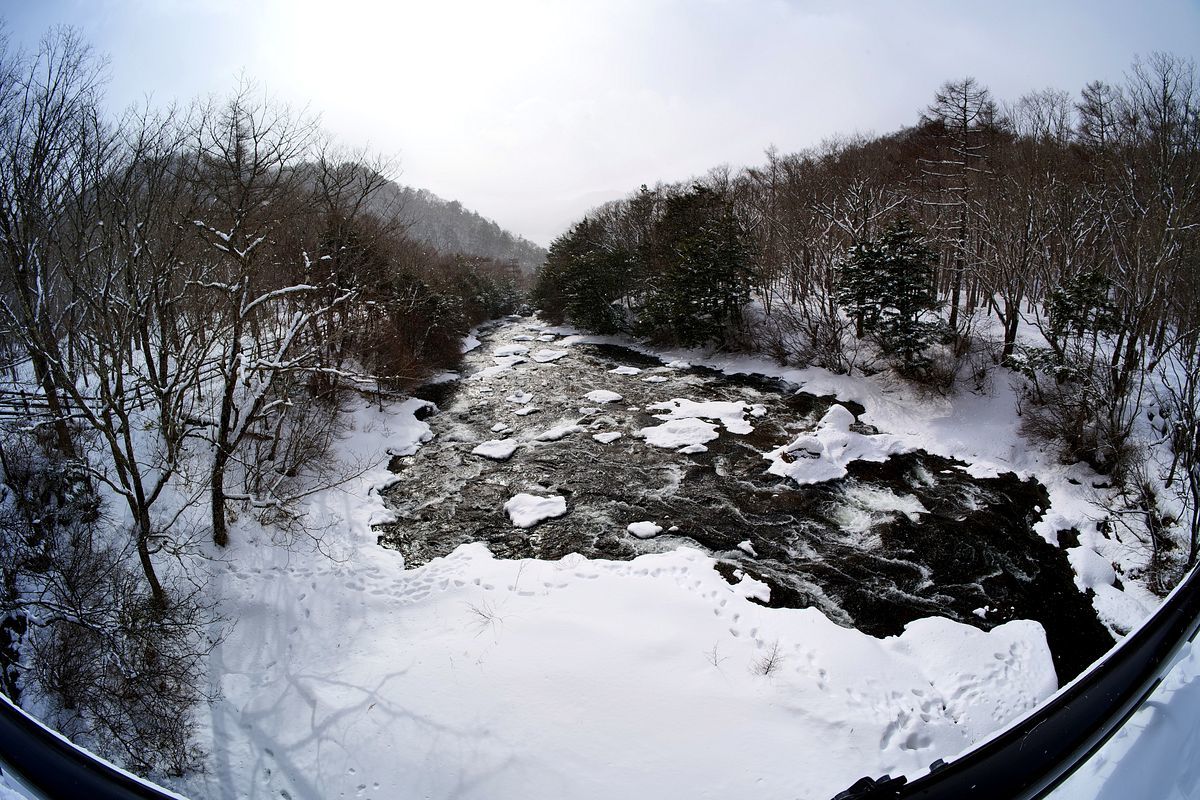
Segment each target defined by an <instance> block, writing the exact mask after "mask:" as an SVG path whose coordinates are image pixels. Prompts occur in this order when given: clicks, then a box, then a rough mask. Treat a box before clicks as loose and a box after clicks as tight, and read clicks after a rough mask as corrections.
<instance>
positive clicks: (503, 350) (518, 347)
mask: <svg viewBox="0 0 1200 800" xmlns="http://www.w3.org/2000/svg"><path fill="white" fill-rule="evenodd" d="M528 352H529V348H528V347H526V346H525V345H523V344H506V345H504V346H503V347H497V348H496V349H495V351H494V352H493V353H492V357H493V358H496V357H501V358H503V357H505V356H523V355H525V354H526V353H528Z"/></svg>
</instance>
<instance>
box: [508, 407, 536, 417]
mask: <svg viewBox="0 0 1200 800" xmlns="http://www.w3.org/2000/svg"><path fill="white" fill-rule="evenodd" d="M539 411H541V409H540V408H538V407H537V406H525V407H524V408H518V409H517V410H516V411H514V412H513V413H514V414H516V415H517V416H518V417H527V416H529V415H530V414H536V413H537V412H539Z"/></svg>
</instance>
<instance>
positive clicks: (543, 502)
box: [504, 492, 567, 528]
mask: <svg viewBox="0 0 1200 800" xmlns="http://www.w3.org/2000/svg"><path fill="white" fill-rule="evenodd" d="M504 511H505V513H506V514H508V518H509V519H510V520H512V524H513V527H515V528H532V527H533V526H534V525H537V524H538V523H539V522H544V521H545V520H548V519H554V518H555V517H561V516H562V515H564V514H566V513H567V500H566V498H565V497H560V496H558V495H550V496H549V497H541V496H539V495H536V494H526V493H525V492H521V493H520V494H518V495H515V496H514V497H513V498H512V499H511V500H509V501H508V502H507V503H505V504H504Z"/></svg>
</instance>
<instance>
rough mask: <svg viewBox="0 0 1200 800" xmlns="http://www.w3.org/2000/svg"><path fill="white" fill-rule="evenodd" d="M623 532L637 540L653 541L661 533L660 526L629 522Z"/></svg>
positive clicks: (649, 523) (650, 523)
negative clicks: (627, 532)
mask: <svg viewBox="0 0 1200 800" xmlns="http://www.w3.org/2000/svg"><path fill="white" fill-rule="evenodd" d="M625 530H627V531H629V532H630V533H632V534H633V535H634V536H636V537H637V538H639V539H653V538H654V537H655V536H657V535H658V534H660V533H661V532H662V526H661V525H656V524H654V523H653V522H649V521H647V522H631V523H629V524H628V525H626V526H625Z"/></svg>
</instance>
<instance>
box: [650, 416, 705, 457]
mask: <svg viewBox="0 0 1200 800" xmlns="http://www.w3.org/2000/svg"><path fill="white" fill-rule="evenodd" d="M637 435H638V436H640V437H642V438H644V439H645V440H646V444H649V445H653V446H654V447H665V448H676V447H689V446H695V445H702V444H704V443H705V442H711V441H712V440H713V439H716V438H718V436H720V434H718V433H717V426H716V425H714V424H713V423H711V422H705V421H704V420H702V419H695V418H686V419H672V420H668V421H667V422H664V423H663V424H662V425H652V426H650V427H648V428H642V429H641V430H639V431H638V434H637ZM691 452H697V451H691Z"/></svg>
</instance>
